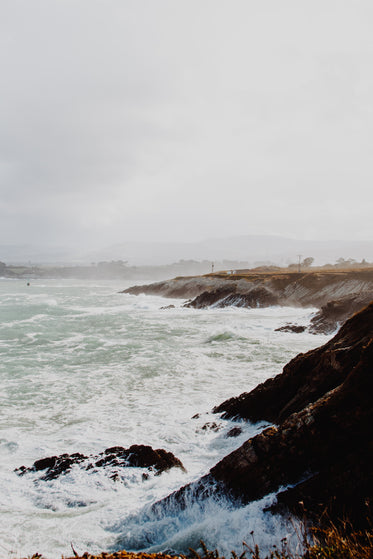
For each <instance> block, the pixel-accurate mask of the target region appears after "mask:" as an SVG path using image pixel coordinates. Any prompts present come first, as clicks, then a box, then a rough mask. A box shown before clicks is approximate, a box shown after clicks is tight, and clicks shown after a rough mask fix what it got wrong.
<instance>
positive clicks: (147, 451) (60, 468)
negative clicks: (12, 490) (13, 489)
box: [16, 445, 184, 481]
mask: <svg viewBox="0 0 373 559" xmlns="http://www.w3.org/2000/svg"><path fill="white" fill-rule="evenodd" d="M75 464H79V465H80V466H81V467H82V468H83V469H84V470H92V469H98V468H108V469H110V471H111V477H112V478H113V479H116V474H117V471H118V469H121V468H128V467H138V468H148V469H149V470H151V471H154V472H155V474H156V475H159V474H161V473H162V472H164V471H166V470H169V469H170V468H173V467H177V468H182V469H184V467H183V465H182V463H181V462H180V460H179V459H178V458H176V456H174V455H173V454H172V452H167V451H166V450H164V449H162V448H159V449H157V450H154V449H153V448H152V447H150V446H146V445H132V446H130V447H129V448H123V447H121V446H114V447H111V448H107V449H106V450H104V452H101V453H100V454H98V455H90V456H85V455H84V454H80V453H78V452H77V453H74V454H61V455H59V456H49V457H47V458H42V459H40V460H37V461H36V462H34V464H33V465H32V466H31V467H29V468H27V467H26V466H21V467H20V468H18V469H17V470H16V472H17V473H18V475H24V474H26V473H30V472H40V471H45V473H44V474H43V476H42V477H41V478H40V479H42V480H44V481H50V480H53V479H56V478H58V477H59V476H60V475H62V474H66V473H67V472H69V471H70V470H71V468H72V467H73V466H74V465H75Z"/></svg>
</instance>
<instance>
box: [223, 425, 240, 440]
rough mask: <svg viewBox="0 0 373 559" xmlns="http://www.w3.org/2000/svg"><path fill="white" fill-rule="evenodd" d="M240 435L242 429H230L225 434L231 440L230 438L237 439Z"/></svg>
mask: <svg viewBox="0 0 373 559" xmlns="http://www.w3.org/2000/svg"><path fill="white" fill-rule="evenodd" d="M241 433H242V429H241V427H232V429H230V430H229V431H228V433H227V434H226V437H227V438H231V437H239V436H240V435H241Z"/></svg>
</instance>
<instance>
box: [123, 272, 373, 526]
mask: <svg viewBox="0 0 373 559" xmlns="http://www.w3.org/2000/svg"><path fill="white" fill-rule="evenodd" d="M126 293H132V294H139V293H150V294H153V295H154V294H156V295H162V296H165V297H181V298H190V300H189V301H188V302H187V303H186V306H188V307H193V308H206V307H208V306H212V305H213V306H214V307H224V306H227V305H236V306H245V307H253V306H263V307H264V306H269V305H273V304H281V305H291V306H305V307H308V306H316V307H319V309H320V310H319V312H317V313H316V314H315V316H314V317H313V319H312V321H311V325H310V327H309V328H310V331H314V332H320V331H321V332H330V331H331V330H335V329H336V327H337V326H338V325H339V323H340V322H344V319H345V317H346V315H348V316H349V315H351V314H352V317H350V318H348V319H347V321H346V322H345V323H344V324H343V326H342V327H341V328H340V329H339V331H338V332H337V334H336V335H335V336H334V337H333V338H332V339H331V340H330V341H328V342H327V343H326V344H325V345H323V346H322V347H319V348H317V349H314V350H312V351H309V352H307V353H305V354H299V355H298V356H296V357H295V358H294V359H292V360H291V361H290V362H289V363H288V364H287V365H286V366H285V367H284V370H283V372H282V373H281V374H279V375H277V376H276V377H274V378H271V379H269V380H267V381H266V382H265V383H263V384H261V385H259V386H257V387H256V388H255V389H254V390H252V391H251V392H249V393H243V394H241V395H240V396H237V397H235V398H231V399H229V400H227V401H225V402H223V403H222V404H220V405H219V406H217V407H216V408H215V409H214V410H213V412H214V413H216V414H221V418H222V419H225V418H226V419H228V418H234V419H242V420H245V421H251V422H258V421H268V422H270V423H272V424H273V426H272V427H269V428H267V429H265V430H264V431H263V432H261V433H260V434H259V435H257V436H255V437H253V438H252V439H249V440H248V441H246V442H245V443H244V444H243V445H242V446H241V447H240V448H239V449H237V450H235V451H234V452H232V453H231V454H230V455H228V456H226V457H225V458H224V459H223V460H221V461H220V462H219V463H218V464H216V466H214V467H213V468H212V469H211V470H210V472H209V473H208V474H207V475H206V476H204V477H203V478H201V479H200V480H197V481H196V482H194V483H192V484H189V485H187V486H185V487H183V488H181V489H179V490H178V491H176V492H175V493H173V494H172V495H170V496H168V497H167V498H166V499H164V500H162V501H160V502H159V503H156V504H155V505H154V507H153V511H154V512H155V513H156V512H157V511H159V512H161V511H162V509H163V508H175V507H176V508H177V507H180V508H183V507H184V506H186V503H187V502H188V501H189V500H190V496H191V495H192V496H193V498H194V499H197V500H198V499H202V500H203V499H205V498H209V497H211V496H214V495H219V494H223V495H225V496H226V495H229V496H230V497H231V498H232V499H234V500H237V499H238V500H239V501H240V502H243V503H247V502H250V501H252V500H257V499H259V498H261V497H263V496H264V495H267V494H268V493H270V492H278V491H280V488H281V487H284V486H285V487H286V489H285V490H284V491H280V493H279V494H278V499H277V505H276V510H287V511H291V512H292V513H295V514H300V513H301V514H302V515H304V514H305V512H306V514H307V517H309V518H320V515H322V514H324V513H325V511H327V515H328V518H329V519H332V520H333V521H335V522H337V521H338V520H341V519H342V518H345V517H348V518H349V519H351V520H352V521H353V522H354V523H355V525H357V526H359V527H360V526H362V527H364V526H365V522H366V518H367V516H368V513H369V507H370V503H371V501H372V498H373V473H372V468H371V463H372V459H373V406H372V392H373V302H371V301H372V300H373V271H372V270H364V271H356V270H355V271H344V272H338V273H337V272H333V273H320V272H307V273H304V274H298V273H292V274H289V273H286V274H285V273H276V274H273V273H271V274H261V275H258V274H256V275H255V274H251V275H250V274H249V275H246V276H242V275H236V276H233V277H232V275H222V274H209V275H207V276H202V277H192V278H175V279H174V280H170V281H167V282H159V283H157V284H151V285H147V286H135V287H133V288H130V289H128V290H126Z"/></svg>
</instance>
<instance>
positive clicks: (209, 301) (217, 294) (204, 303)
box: [184, 285, 236, 309]
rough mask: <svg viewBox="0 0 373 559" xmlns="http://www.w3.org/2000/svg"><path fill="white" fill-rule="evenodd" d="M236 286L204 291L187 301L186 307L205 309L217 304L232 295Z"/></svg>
mask: <svg viewBox="0 0 373 559" xmlns="http://www.w3.org/2000/svg"><path fill="white" fill-rule="evenodd" d="M235 288H236V286H235V285H234V286H233V287H228V286H222V287H219V288H218V289H214V290H213V291H204V292H203V293H201V294H200V295H197V297H196V298H195V299H193V300H192V301H188V302H187V303H185V305H184V307H193V308H194V309H204V308H206V307H211V306H212V305H215V304H216V303H217V302H218V301H219V302H220V301H222V300H223V299H224V298H225V297H229V296H231V295H232V290H233V292H235Z"/></svg>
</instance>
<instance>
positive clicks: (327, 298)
mask: <svg viewBox="0 0 373 559" xmlns="http://www.w3.org/2000/svg"><path fill="white" fill-rule="evenodd" d="M123 293H131V294H133V295H138V294H140V293H147V294H150V295H161V296H163V297H175V298H182V299H192V300H190V301H188V302H187V303H186V306H188V307H193V308H199V309H200V308H205V307H209V306H211V305H214V306H215V307H217V308H219V307H220V308H222V307H227V306H239V307H268V306H272V305H282V306H301V307H317V308H319V309H320V311H319V313H317V315H316V316H315V317H314V319H313V321H312V324H311V327H310V330H311V332H317V333H319V332H325V333H331V332H333V331H334V330H335V329H336V328H337V326H338V325H339V324H341V323H343V322H344V321H345V320H346V319H347V318H348V317H349V316H350V315H351V314H352V313H353V312H356V311H358V310H360V309H361V308H363V307H364V306H366V305H367V304H368V303H369V302H370V301H371V300H373V270H372V269H361V270H349V271H331V272H326V271H324V272H311V271H309V272H306V273H296V272H271V273H252V272H247V273H245V274H208V275H206V276H196V277H187V278H175V279H172V280H168V281H164V282H158V283H154V284H150V285H143V286H134V287H131V288H129V289H127V290H125V291H124V292H123Z"/></svg>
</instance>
